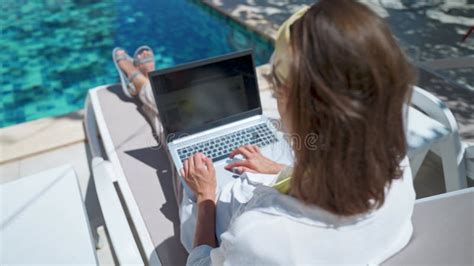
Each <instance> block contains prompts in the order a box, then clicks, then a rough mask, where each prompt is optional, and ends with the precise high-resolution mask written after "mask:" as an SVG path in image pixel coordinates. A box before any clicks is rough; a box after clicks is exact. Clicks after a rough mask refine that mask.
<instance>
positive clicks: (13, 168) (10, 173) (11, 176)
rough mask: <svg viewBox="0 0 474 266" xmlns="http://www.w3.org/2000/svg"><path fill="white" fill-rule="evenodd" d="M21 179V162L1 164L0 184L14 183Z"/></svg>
mask: <svg viewBox="0 0 474 266" xmlns="http://www.w3.org/2000/svg"><path fill="white" fill-rule="evenodd" d="M19 177H20V162H19V161H15V162H10V163H5V164H0V184H3V183H6V182H10V181H13V180H15V179H17V178H19Z"/></svg>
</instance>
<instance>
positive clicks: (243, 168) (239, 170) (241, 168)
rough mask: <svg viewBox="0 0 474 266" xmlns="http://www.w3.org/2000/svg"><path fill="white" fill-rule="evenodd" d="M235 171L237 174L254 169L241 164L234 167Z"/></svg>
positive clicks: (250, 171)
mask: <svg viewBox="0 0 474 266" xmlns="http://www.w3.org/2000/svg"><path fill="white" fill-rule="evenodd" d="M235 171H236V172H237V173H239V174H243V173H245V172H248V173H256V172H255V171H254V170H252V169H250V168H248V167H245V166H241V167H236V168H235Z"/></svg>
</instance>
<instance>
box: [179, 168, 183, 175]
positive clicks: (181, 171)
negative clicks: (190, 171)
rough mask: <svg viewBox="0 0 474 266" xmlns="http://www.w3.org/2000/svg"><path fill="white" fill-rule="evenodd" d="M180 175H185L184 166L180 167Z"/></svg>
mask: <svg viewBox="0 0 474 266" xmlns="http://www.w3.org/2000/svg"><path fill="white" fill-rule="evenodd" d="M179 175H180V176H183V177H184V168H181V169H179Z"/></svg>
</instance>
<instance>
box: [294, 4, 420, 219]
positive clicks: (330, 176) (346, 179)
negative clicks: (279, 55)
mask: <svg viewBox="0 0 474 266" xmlns="http://www.w3.org/2000/svg"><path fill="white" fill-rule="evenodd" d="M290 31H291V39H290V51H291V52H290V54H291V59H290V61H291V63H290V73H289V74H290V75H289V76H290V77H289V81H288V83H289V84H288V85H287V87H288V88H286V89H288V92H287V97H288V98H287V102H288V106H287V111H288V118H289V120H290V121H291V127H290V128H291V132H290V133H292V134H294V135H297V136H308V135H314V134H316V135H317V136H318V146H317V148H316V149H310V148H308V147H306V148H304V147H303V148H302V149H295V167H294V172H293V179H292V183H291V192H290V193H291V194H292V195H294V196H296V197H297V198H299V199H301V200H303V201H305V202H307V203H311V204H315V205H318V206H319V207H322V208H324V209H326V210H328V211H330V212H332V213H335V214H337V215H341V216H350V215H356V214H362V213H365V212H368V211H370V210H372V209H374V208H377V207H379V206H381V205H382V204H383V203H384V200H385V189H386V188H387V186H390V184H391V182H392V181H393V180H395V179H398V178H400V177H401V176H402V173H403V169H400V161H401V160H402V159H403V158H404V156H405V153H406V140H405V132H404V119H403V115H404V112H403V106H404V104H406V103H407V100H408V98H409V97H410V95H411V87H412V85H413V84H414V82H415V74H414V70H413V67H412V66H411V64H410V63H409V62H408V61H407V59H406V57H405V55H404V53H403V52H402V51H401V49H400V47H399V46H398V44H397V42H396V41H395V39H394V37H393V36H392V34H391V32H390V30H389V28H388V26H387V25H386V24H385V22H384V21H383V20H382V19H381V18H380V17H378V16H377V15H376V14H375V13H374V12H372V11H371V10H370V9H369V8H367V7H366V6H364V5H362V4H360V3H358V2H356V1H352V0H321V1H320V2H318V3H317V4H314V5H313V6H312V7H311V8H310V9H309V10H308V11H307V12H306V13H305V15H304V16H303V17H301V18H300V19H299V20H297V21H296V22H295V23H294V24H293V25H292V26H291V28H290Z"/></svg>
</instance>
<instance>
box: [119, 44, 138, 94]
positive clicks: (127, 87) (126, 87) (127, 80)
mask: <svg viewBox="0 0 474 266" xmlns="http://www.w3.org/2000/svg"><path fill="white" fill-rule="evenodd" d="M120 50H123V51H125V50H124V49H122V48H120V47H116V48H115V49H114V50H113V51H112V58H113V60H114V64H115V68H116V69H117V71H118V73H119V76H120V83H121V84H122V89H123V93H124V94H125V95H126V96H127V97H129V98H132V95H136V94H137V89H136V88H135V85H133V83H132V81H133V80H134V79H135V78H136V77H137V76H138V75H140V74H142V73H141V72H140V71H138V70H137V71H135V72H133V73H132V74H131V75H130V77H127V73H125V71H123V70H122V69H121V68H120V66H119V65H118V62H119V61H121V60H128V61H130V62H133V59H132V58H131V57H130V56H129V55H128V54H127V53H125V54H122V55H117V52H118V51H120Z"/></svg>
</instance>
